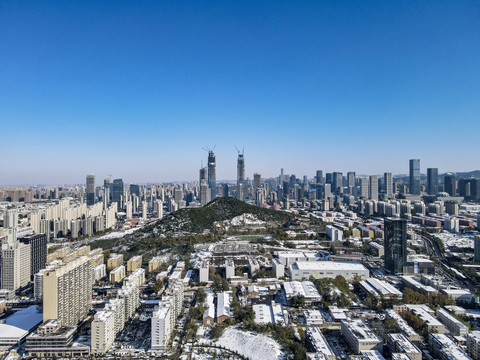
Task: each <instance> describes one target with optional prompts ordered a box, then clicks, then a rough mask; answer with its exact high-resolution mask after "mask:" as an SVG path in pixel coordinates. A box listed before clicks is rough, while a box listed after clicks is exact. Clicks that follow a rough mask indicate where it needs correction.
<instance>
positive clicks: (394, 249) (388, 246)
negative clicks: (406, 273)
mask: <svg viewBox="0 0 480 360" xmlns="http://www.w3.org/2000/svg"><path fill="white" fill-rule="evenodd" d="M384 231H385V268H386V269H387V270H389V271H390V272H391V273H392V274H394V275H402V274H403V268H404V267H405V265H406V264H407V221H406V220H405V219H397V218H385V223H384Z"/></svg>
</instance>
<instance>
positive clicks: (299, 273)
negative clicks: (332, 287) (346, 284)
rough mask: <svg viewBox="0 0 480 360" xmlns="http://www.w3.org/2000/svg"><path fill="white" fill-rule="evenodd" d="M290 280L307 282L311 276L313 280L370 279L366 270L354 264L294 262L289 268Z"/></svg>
mask: <svg viewBox="0 0 480 360" xmlns="http://www.w3.org/2000/svg"><path fill="white" fill-rule="evenodd" d="M289 270H290V279H291V280H302V279H303V280H307V279H310V277H311V276H313V277H314V278H315V279H322V278H332V279H334V278H336V277H337V276H339V275H340V276H343V277H344V278H345V279H346V280H353V279H354V278H355V277H356V276H358V277H360V278H361V279H366V278H368V277H370V272H369V271H368V269H367V268H366V267H365V266H363V265H362V264H360V263H356V262H340V261H316V262H304V261H301V262H296V263H294V264H292V265H291V266H290V269H289Z"/></svg>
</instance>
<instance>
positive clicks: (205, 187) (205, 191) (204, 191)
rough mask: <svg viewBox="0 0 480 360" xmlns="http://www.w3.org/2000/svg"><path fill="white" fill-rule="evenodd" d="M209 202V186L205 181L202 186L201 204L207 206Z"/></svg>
mask: <svg viewBox="0 0 480 360" xmlns="http://www.w3.org/2000/svg"><path fill="white" fill-rule="evenodd" d="M208 201H209V196H208V185H207V183H206V182H205V181H203V182H202V183H201V184H200V203H201V204H202V205H205V204H207V203H208Z"/></svg>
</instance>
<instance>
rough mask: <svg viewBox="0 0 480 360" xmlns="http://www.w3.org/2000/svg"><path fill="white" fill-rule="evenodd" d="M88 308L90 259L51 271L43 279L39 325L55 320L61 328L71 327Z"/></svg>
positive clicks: (80, 260) (90, 273) (82, 316)
mask: <svg viewBox="0 0 480 360" xmlns="http://www.w3.org/2000/svg"><path fill="white" fill-rule="evenodd" d="M91 308H92V267H91V263H90V259H89V258H88V257H86V256H82V257H79V258H77V259H75V260H73V261H70V262H68V263H66V264H62V265H59V266H58V267H56V268H53V269H47V270H45V273H44V278H43V321H44V322H45V321H47V320H57V321H58V323H59V324H60V325H61V326H75V325H77V324H78V323H79V322H80V321H82V320H83V319H85V318H86V317H87V315H88V312H89V311H90V309H91Z"/></svg>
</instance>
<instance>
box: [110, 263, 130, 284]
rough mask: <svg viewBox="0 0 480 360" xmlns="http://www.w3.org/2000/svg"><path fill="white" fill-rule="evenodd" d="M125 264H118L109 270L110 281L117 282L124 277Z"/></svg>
mask: <svg viewBox="0 0 480 360" xmlns="http://www.w3.org/2000/svg"><path fill="white" fill-rule="evenodd" d="M125 275H126V272H125V265H120V266H119V267H117V268H115V269H113V270H112V271H110V282H111V283H119V282H122V280H123V279H124V278H125Z"/></svg>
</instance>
